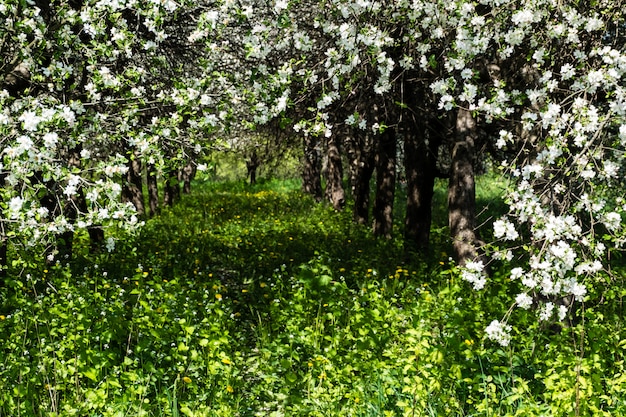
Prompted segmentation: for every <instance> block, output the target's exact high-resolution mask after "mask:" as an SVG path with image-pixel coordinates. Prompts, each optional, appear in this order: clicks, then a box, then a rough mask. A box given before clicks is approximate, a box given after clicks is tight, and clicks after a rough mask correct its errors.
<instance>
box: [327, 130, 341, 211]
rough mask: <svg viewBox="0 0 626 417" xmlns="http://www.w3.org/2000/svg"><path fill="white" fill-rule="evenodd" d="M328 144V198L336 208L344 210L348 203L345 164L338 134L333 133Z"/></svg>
mask: <svg viewBox="0 0 626 417" xmlns="http://www.w3.org/2000/svg"><path fill="white" fill-rule="evenodd" d="M326 146H327V150H326V152H327V166H326V199H327V200H328V201H330V203H331V204H332V205H333V208H334V209H335V210H342V209H343V207H344V205H345V203H346V194H345V191H344V189H343V165H342V163H341V153H340V150H339V148H340V144H339V138H338V136H337V135H331V136H330V137H329V138H328V141H327V142H326Z"/></svg>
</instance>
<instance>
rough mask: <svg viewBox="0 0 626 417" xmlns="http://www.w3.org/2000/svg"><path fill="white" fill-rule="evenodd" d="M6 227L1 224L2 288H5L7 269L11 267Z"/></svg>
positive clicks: (0, 278)
mask: <svg viewBox="0 0 626 417" xmlns="http://www.w3.org/2000/svg"><path fill="white" fill-rule="evenodd" d="M4 227H5V226H4V223H0V288H2V287H4V286H5V280H6V278H7V268H8V267H9V259H8V257H7V256H8V255H7V249H8V238H7V235H6V231H5V230H4Z"/></svg>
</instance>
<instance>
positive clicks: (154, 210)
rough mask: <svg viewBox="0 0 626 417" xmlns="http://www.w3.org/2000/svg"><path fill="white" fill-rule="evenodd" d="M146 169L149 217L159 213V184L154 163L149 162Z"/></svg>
mask: <svg viewBox="0 0 626 417" xmlns="http://www.w3.org/2000/svg"><path fill="white" fill-rule="evenodd" d="M146 171H147V178H146V182H147V187H148V206H149V207H150V217H154V216H155V215H158V214H159V185H158V179H157V173H156V169H155V167H154V165H152V164H149V165H148V166H147V167H146Z"/></svg>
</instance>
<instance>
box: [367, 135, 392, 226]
mask: <svg viewBox="0 0 626 417" xmlns="http://www.w3.org/2000/svg"><path fill="white" fill-rule="evenodd" d="M396 142H397V138H396V132H395V131H394V129H391V128H388V129H386V130H385V131H384V132H383V133H381V135H380V137H379V140H378V143H377V146H376V158H375V161H376V198H375V200H374V208H373V217H374V224H373V232H374V236H383V237H386V238H390V237H391V232H392V229H393V200H394V196H395V188H396Z"/></svg>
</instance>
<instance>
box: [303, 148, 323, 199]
mask: <svg viewBox="0 0 626 417" xmlns="http://www.w3.org/2000/svg"><path fill="white" fill-rule="evenodd" d="M321 165H322V164H321V161H320V154H319V150H318V149H317V147H316V139H315V138H314V137H311V136H305V138H304V158H303V161H302V191H304V192H305V193H307V194H309V195H312V196H313V198H315V201H317V202H320V201H322V180H321V171H322V167H321Z"/></svg>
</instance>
